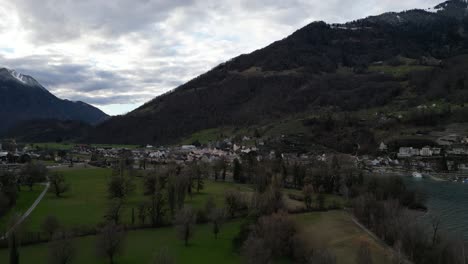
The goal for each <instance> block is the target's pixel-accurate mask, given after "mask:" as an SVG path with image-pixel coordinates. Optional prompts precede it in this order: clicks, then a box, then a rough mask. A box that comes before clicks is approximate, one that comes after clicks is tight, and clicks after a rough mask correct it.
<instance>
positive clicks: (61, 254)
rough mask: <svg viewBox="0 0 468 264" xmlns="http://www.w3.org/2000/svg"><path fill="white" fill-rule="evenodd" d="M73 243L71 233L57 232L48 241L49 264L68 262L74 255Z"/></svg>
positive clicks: (65, 263)
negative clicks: (50, 240)
mask: <svg viewBox="0 0 468 264" xmlns="http://www.w3.org/2000/svg"><path fill="white" fill-rule="evenodd" d="M75 252H76V250H75V245H74V243H73V237H72V234H71V233H69V232H57V233H55V234H54V236H53V238H52V242H50V243H49V260H50V263H51V264H69V263H71V262H72V261H73V258H74V256H75Z"/></svg>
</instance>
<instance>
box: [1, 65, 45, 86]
mask: <svg viewBox="0 0 468 264" xmlns="http://www.w3.org/2000/svg"><path fill="white" fill-rule="evenodd" d="M0 75H2V76H4V77H6V78H8V79H11V80H15V81H17V82H19V83H21V84H24V85H26V86H30V87H38V88H40V89H42V90H44V91H47V89H46V88H44V87H43V86H42V85H41V84H40V83H39V82H38V81H36V80H35V79H34V78H33V77H31V76H29V75H24V74H21V73H19V72H17V71H15V70H13V69H7V68H2V69H0Z"/></svg>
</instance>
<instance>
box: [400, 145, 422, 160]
mask: <svg viewBox="0 0 468 264" xmlns="http://www.w3.org/2000/svg"><path fill="white" fill-rule="evenodd" d="M413 156H419V149H415V148H413V147H400V149H399V150H398V154H397V157H398V158H409V157H413Z"/></svg>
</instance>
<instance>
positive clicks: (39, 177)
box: [20, 162, 47, 190]
mask: <svg viewBox="0 0 468 264" xmlns="http://www.w3.org/2000/svg"><path fill="white" fill-rule="evenodd" d="M20 174H21V182H22V183H23V184H24V185H26V186H29V190H32V187H33V186H34V184H36V183H39V182H44V181H45V180H46V175H47V168H46V166H44V165H43V164H41V163H34V162H30V163H28V164H26V166H24V167H23V169H22V170H21V172H20Z"/></svg>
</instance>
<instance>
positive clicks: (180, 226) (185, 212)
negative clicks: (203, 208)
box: [175, 207, 197, 246]
mask: <svg viewBox="0 0 468 264" xmlns="http://www.w3.org/2000/svg"><path fill="white" fill-rule="evenodd" d="M196 220H197V215H196V213H195V211H194V210H193V209H192V207H184V208H182V209H181V210H180V211H179V212H177V214H176V217H175V224H176V227H177V232H178V234H179V237H180V238H181V239H182V240H184V243H185V246H188V242H189V239H190V238H191V237H192V236H193V231H194V230H193V229H194V228H193V227H194V225H195V222H196Z"/></svg>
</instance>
